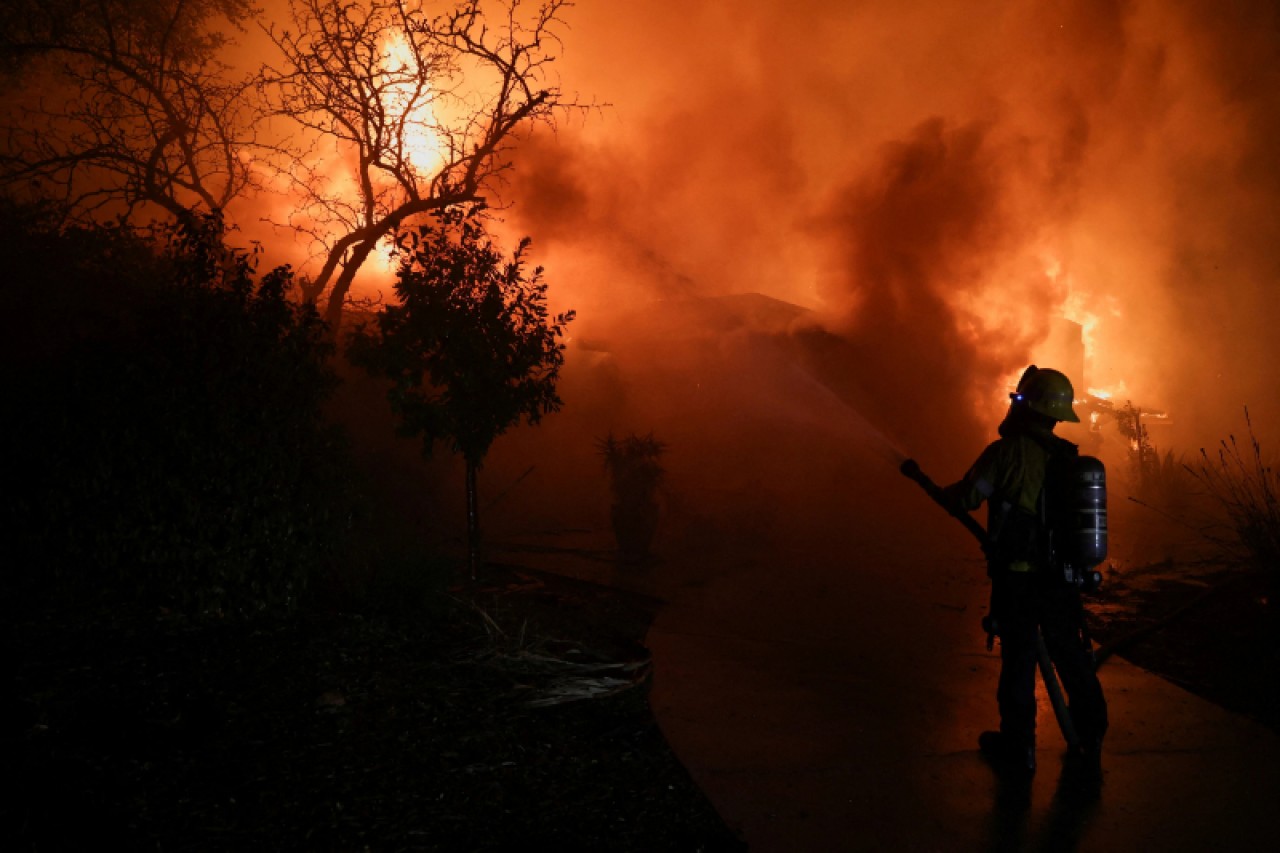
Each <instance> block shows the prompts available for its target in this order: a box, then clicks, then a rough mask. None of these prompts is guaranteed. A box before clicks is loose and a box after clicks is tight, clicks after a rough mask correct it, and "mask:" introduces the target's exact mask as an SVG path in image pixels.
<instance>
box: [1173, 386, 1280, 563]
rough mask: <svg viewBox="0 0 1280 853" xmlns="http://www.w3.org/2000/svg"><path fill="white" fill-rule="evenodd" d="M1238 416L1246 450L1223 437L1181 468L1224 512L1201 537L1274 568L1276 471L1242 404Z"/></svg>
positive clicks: (1279, 508)
mask: <svg viewBox="0 0 1280 853" xmlns="http://www.w3.org/2000/svg"><path fill="white" fill-rule="evenodd" d="M1244 419H1245V425H1246V427H1247V429H1248V432H1249V442H1248V445H1247V448H1245V449H1241V447H1240V444H1239V443H1237V441H1236V437H1235V436H1234V435H1231V436H1228V437H1227V438H1226V439H1224V440H1222V441H1220V442H1218V447H1217V451H1216V452H1215V453H1213V454H1210V453H1209V452H1208V451H1207V450H1205V449H1204V448H1203V447H1202V448H1200V461H1198V462H1197V463H1195V464H1194V465H1188V466H1186V470H1187V471H1188V472H1190V474H1191V476H1192V477H1194V478H1195V479H1196V481H1197V482H1198V484H1199V485H1200V486H1201V487H1202V488H1203V490H1204V492H1205V494H1207V495H1208V496H1209V497H1210V498H1212V500H1213V502H1214V503H1215V504H1216V505H1217V508H1218V509H1219V510H1220V511H1221V513H1222V515H1223V516H1224V517H1223V518H1222V519H1221V520H1220V521H1217V522H1216V523H1210V524H1208V525H1206V526H1205V527H1204V528H1202V532H1203V533H1204V534H1205V536H1206V537H1207V538H1209V539H1210V541H1212V542H1214V543H1216V544H1218V545H1220V546H1222V547H1223V549H1224V551H1225V552H1226V553H1227V554H1229V555H1231V556H1234V557H1236V558H1238V559H1242V560H1249V561H1252V562H1253V563H1255V564H1256V565H1258V566H1259V567H1261V568H1263V569H1267V570H1270V571H1273V572H1275V571H1278V570H1280V474H1277V472H1276V469H1275V466H1274V465H1273V464H1272V463H1271V462H1270V461H1268V460H1267V459H1266V458H1265V457H1263V455H1262V445H1261V444H1260V443H1259V441H1258V438H1257V436H1256V435H1255V434H1254V431H1253V420H1252V419H1251V418H1250V417H1249V410H1248V409H1247V408H1246V409H1245V411H1244Z"/></svg>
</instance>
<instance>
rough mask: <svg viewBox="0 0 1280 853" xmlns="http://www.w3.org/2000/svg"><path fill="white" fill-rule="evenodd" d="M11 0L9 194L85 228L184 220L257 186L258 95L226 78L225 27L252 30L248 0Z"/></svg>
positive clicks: (2, 138) (2, 56)
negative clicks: (140, 214) (46, 202)
mask: <svg viewBox="0 0 1280 853" xmlns="http://www.w3.org/2000/svg"><path fill="white" fill-rule="evenodd" d="M11 2H12V5H10V6H8V8H7V10H6V11H5V12H4V13H3V14H2V15H0V29H2V30H3V32H0V71H3V72H4V73H5V75H6V78H7V79H6V83H7V85H6V86H5V92H4V97H3V104H0V186H4V187H5V188H6V189H7V190H8V191H10V192H13V193H17V194H22V193H25V194H27V195H32V196H40V197H45V198H48V197H51V196H52V197H54V198H57V199H59V200H60V201H61V202H62V203H63V204H64V205H65V207H66V209H67V211H68V213H69V215H71V216H73V217H78V218H93V217H94V216H98V215H102V214H104V213H108V214H111V215H116V214H119V215H123V216H125V217H130V216H132V215H133V214H134V213H135V212H136V211H138V210H139V209H140V208H145V207H147V206H148V205H157V206H159V207H160V208H161V209H163V210H164V211H165V212H167V213H168V214H170V215H172V216H174V217H177V218H180V219H181V218H184V217H186V216H187V215H188V214H189V213H191V212H198V211H202V212H206V213H208V212H213V211H216V210H219V209H221V208H223V207H225V205H226V204H227V202H229V201H230V200H231V199H232V198H234V197H235V196H236V195H238V194H239V193H241V192H242V191H243V190H244V189H245V187H246V186H247V185H248V184H249V182H250V177H251V172H250V170H249V165H248V158H247V157H246V156H245V155H244V151H245V146H246V145H247V143H248V142H249V141H250V135H251V133H252V131H253V126H254V118H253V112H252V109H253V108H252V105H251V104H250V103H249V102H248V98H249V97H250V96H252V95H254V94H255V90H254V88H253V86H252V85H251V82H250V79H249V78H247V77H246V79H245V80H243V81H239V82H236V81H234V80H232V79H231V78H230V73H229V69H228V67H227V66H226V65H225V64H224V63H222V62H221V61H220V60H219V58H218V57H219V54H220V51H221V50H222V49H223V48H224V47H225V46H227V45H228V44H229V40H228V38H227V36H226V35H225V34H224V33H222V32H220V31H218V30H217V29H215V26H219V25H236V26H238V25H240V24H242V23H243V22H244V21H245V20H247V19H248V18H249V17H250V16H251V15H252V14H253V12H252V8H251V0H11ZM219 22H221V23H219ZM153 212H154V211H153Z"/></svg>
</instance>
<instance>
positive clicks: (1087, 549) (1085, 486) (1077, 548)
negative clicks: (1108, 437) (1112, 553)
mask: <svg viewBox="0 0 1280 853" xmlns="http://www.w3.org/2000/svg"><path fill="white" fill-rule="evenodd" d="M1074 468H1075V470H1074V475H1073V477H1072V482H1071V490H1070V493H1069V494H1070V506H1069V508H1068V510H1069V512H1070V514H1071V527H1070V530H1069V532H1068V536H1069V537H1070V541H1069V542H1068V543H1067V553H1069V554H1071V556H1072V560H1071V562H1072V563H1074V565H1075V568H1077V569H1089V568H1092V567H1094V566H1096V565H1098V564H1099V563H1101V562H1102V561H1103V560H1105V559H1106V558H1107V469H1106V466H1104V465H1103V464H1102V462H1101V461H1100V460H1098V459H1095V458H1094V457H1092V456H1080V457H1079V458H1078V459H1077V460H1076V464H1075V466H1074Z"/></svg>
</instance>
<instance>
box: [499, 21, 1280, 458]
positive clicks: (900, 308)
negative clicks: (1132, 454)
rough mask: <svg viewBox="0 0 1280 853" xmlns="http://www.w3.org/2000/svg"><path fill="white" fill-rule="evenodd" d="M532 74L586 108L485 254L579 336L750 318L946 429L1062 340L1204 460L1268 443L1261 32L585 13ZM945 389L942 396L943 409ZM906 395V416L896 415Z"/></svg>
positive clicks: (1092, 372)
mask: <svg viewBox="0 0 1280 853" xmlns="http://www.w3.org/2000/svg"><path fill="white" fill-rule="evenodd" d="M565 18H566V21H567V24H568V27H567V28H566V29H565V30H564V31H563V41H564V56H563V59H562V61H560V62H559V63H557V69H558V72H559V75H560V81H559V82H560V85H561V87H562V89H563V90H564V93H565V95H566V96H567V97H568V98H569V99H576V100H578V101H581V102H595V103H606V104H608V106H605V107H602V108H600V109H597V110H591V111H588V112H586V113H585V114H570V115H566V116H565V117H564V118H563V119H562V121H561V122H560V123H559V126H558V128H557V129H556V132H555V133H554V134H550V133H545V132H544V133H539V134H536V135H535V136H534V138H532V139H530V140H528V142H527V143H526V144H525V146H524V149H523V150H522V152H521V156H520V158H519V160H518V162H517V171H516V172H515V174H514V175H513V176H512V181H511V183H510V184H508V185H507V186H506V187H504V188H503V189H502V200H503V201H504V202H506V203H508V204H510V205H511V207H510V209H509V210H508V211H507V212H506V214H505V218H506V223H507V227H508V228H509V230H510V232H511V233H512V234H513V235H514V234H517V233H519V234H526V233H527V234H529V235H531V236H532V237H533V238H534V248H535V252H536V253H537V254H538V257H539V261H540V262H543V263H545V264H546V265H547V267H548V280H549V281H550V282H551V283H552V292H553V299H555V300H556V301H557V302H558V303H562V304H563V305H564V306H572V307H574V308H577V309H578V311H579V315H580V320H579V327H578V330H579V332H582V331H583V330H588V329H590V328H591V325H592V323H593V322H594V320H595V318H598V317H603V316H606V315H609V314H611V313H612V312H615V311H617V310H618V309H620V308H621V309H629V308H634V307H636V306H638V305H642V304H644V303H646V302H648V301H651V300H653V299H655V298H670V297H676V296H690V295H701V294H724V293H739V292H752V291H755V292H760V293H764V294H767V295H770V296H774V297H776V298H779V299H784V300H788V301H793V302H796V303H799V304H801V305H804V306H807V307H810V308H813V309H815V311H817V313H818V315H819V316H820V317H821V318H822V321H823V322H824V323H825V324H827V325H828V326H829V327H830V328H832V329H835V330H838V331H841V332H843V333H847V334H848V335H850V336H851V338H852V339H853V340H855V341H856V342H857V343H858V346H859V347H860V348H861V349H860V350H859V351H865V352H866V353H869V354H871V355H870V356H868V364H867V369H868V370H869V371H878V372H880V373H883V374H886V376H885V377H884V379H883V381H880V382H879V383H877V381H875V380H874V379H872V380H871V381H870V386H872V387H871V388H870V390H871V391H872V392H873V393H875V394H878V395H890V394H892V395H893V396H894V397H895V398H897V399H898V401H899V403H900V404H901V405H903V406H905V407H911V406H915V407H917V408H920V409H921V410H922V411H925V410H928V407H929V405H931V404H930V403H929V402H928V401H929V400H933V401H934V402H933V403H932V405H937V391H936V387H935V388H933V389H932V390H929V391H926V389H930V386H939V385H941V386H945V387H947V388H948V389H950V390H948V391H946V392H945V394H944V396H945V397H946V405H947V406H949V407H951V408H952V409H953V410H954V409H955V408H956V407H960V408H961V409H963V408H966V407H971V406H973V405H974V404H975V403H978V404H980V401H981V400H983V399H987V398H986V397H985V396H984V395H986V394H987V393H988V389H991V388H994V389H996V391H997V394H996V396H997V397H998V390H999V386H1001V385H1002V384H1003V382H1005V381H1006V379H1007V377H1008V376H1009V375H1010V373H1011V372H1012V371H1016V370H1017V369H1019V368H1020V367H1021V366H1023V365H1025V363H1026V362H1027V361H1029V360H1031V359H1033V358H1044V357H1045V354H1044V353H1043V347H1042V346H1041V343H1040V342H1041V341H1043V339H1044V338H1045V337H1046V336H1047V335H1048V332H1049V328H1050V323H1051V321H1052V320H1053V318H1055V317H1061V316H1064V315H1065V316H1070V317H1072V318H1073V319H1076V320H1078V321H1087V323H1088V325H1089V338H1090V345H1091V347H1092V359H1091V361H1090V363H1089V364H1088V365H1087V366H1086V375H1085V376H1084V377H1082V378H1080V377H1077V384H1078V385H1080V386H1082V387H1081V390H1083V387H1085V386H1088V387H1096V388H1103V387H1107V388H1115V387H1118V386H1120V383H1123V386H1122V387H1123V389H1125V390H1127V391H1128V392H1129V393H1130V394H1131V395H1132V396H1133V397H1134V398H1135V401H1136V402H1140V403H1142V404H1144V405H1149V406H1160V407H1163V408H1167V409H1168V410H1170V411H1171V412H1172V413H1174V414H1175V416H1176V417H1175V420H1176V421H1177V423H1178V429H1179V430H1180V432H1179V434H1178V438H1177V440H1178V441H1181V442H1186V443H1194V442H1200V443H1204V442H1206V441H1208V442H1212V441H1214V440H1215V438H1216V437H1217V436H1218V435H1222V434H1225V431H1226V430H1227V429H1230V428H1234V427H1236V426H1238V424H1239V422H1240V406H1242V405H1244V404H1249V405H1250V406H1251V407H1252V408H1253V410H1254V411H1255V412H1256V413H1258V418H1257V419H1256V420H1258V421H1260V422H1262V423H1264V424H1265V423H1271V424H1275V423H1280V401H1278V400H1277V395H1276V394H1275V390H1274V389H1275V388H1276V387H1277V381H1276V380H1277V378H1278V377H1277V376H1276V371H1277V368H1276V366H1275V365H1276V362H1277V358H1276V353H1275V348H1274V345H1273V344H1272V340H1273V339H1274V338H1275V333H1274V329H1275V328H1276V326H1277V321H1280V300H1277V299H1275V298H1274V296H1273V293H1274V286H1275V282H1276V281H1277V280H1278V278H1280V275H1278V274H1280V216H1278V215H1277V213H1278V212H1280V211H1278V207H1277V203H1276V202H1277V198H1278V197H1280V168H1278V167H1277V165H1276V164H1277V163H1278V162H1280V158H1277V157H1276V156H1275V155H1276V154H1277V153H1280V152H1277V151H1276V143H1274V141H1273V140H1275V139H1277V138H1280V133H1277V131H1280V61H1277V60H1278V59H1280V55H1278V54H1280V31H1278V27H1277V23H1278V17H1277V12H1276V9H1275V8H1274V7H1273V4H1270V3H1264V2H1254V3H1250V2H1232V3H1226V4H1224V3H1218V2H1181V3H1167V2H1155V0H1140V2H1131V3H1124V2H1065V0H1064V2H1050V3H1044V2H1034V3H1033V2H1026V3H1013V4H1010V3H1007V2H994V0H992V2H981V0H979V2H969V0H965V2H959V0H957V2H933V1H932V0H931V2H897V0H895V2H873V3H860V4H849V3H847V2H838V1H837V0H811V2H783V0H767V2H765V1H764V0H756V2H708V3H697V4H691V3H687V2H676V0H647V2H644V3H618V2H612V0H581V2H579V3H577V4H576V5H575V6H574V7H572V8H570V9H569V10H567V12H566V15H565ZM957 385H959V386H962V387H960V388H956V387H955V386H957ZM917 394H919V395H920V396H919V397H918V398H917V397H916V396H914V395H917Z"/></svg>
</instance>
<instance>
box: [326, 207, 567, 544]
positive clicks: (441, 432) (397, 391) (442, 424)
mask: <svg viewBox="0 0 1280 853" xmlns="http://www.w3.org/2000/svg"><path fill="white" fill-rule="evenodd" d="M436 218H437V224H436V225H435V226H424V227H421V228H419V229H417V230H416V231H414V232H412V233H411V234H407V235H402V240H401V244H402V245H405V246H411V247H412V248H411V249H408V250H407V251H406V255H405V257H404V259H403V261H402V263H401V266H400V270H399V275H398V278H397V280H396V285H395V293H396V296H397V297H398V300H399V302H398V304H395V305H388V306H387V307H385V308H384V309H383V310H382V311H381V312H380V313H379V314H378V316H377V320H376V324H375V325H374V327H372V328H371V327H370V326H369V325H367V324H366V325H364V326H361V327H359V328H357V329H356V330H355V331H354V332H353V333H352V335H351V344H350V349H349V353H350V356H351V359H352V361H354V362H355V363H356V364H358V365H361V366H363V367H364V368H366V369H367V370H369V371H370V372H371V373H374V374H377V375H381V376H384V377H386V378H387V379H390V380H391V383H392V384H391V389H390V391H389V392H388V399H389V400H390V401H391V406H392V408H393V409H394V410H395V412H396V414H397V415H398V416H399V418H400V424H401V430H402V432H403V433H405V434H406V435H420V436H422V438H423V452H424V453H425V454H428V455H429V454H430V453H431V450H432V448H433V447H434V445H435V444H436V442H440V441H443V442H446V443H447V444H448V446H449V448H450V450H452V451H453V452H455V453H460V454H461V455H462V457H463V458H464V459H465V460H466V463H467V473H468V477H467V480H468V490H467V491H468V505H469V513H468V516H469V518H470V519H472V520H474V509H475V489H474V480H475V471H476V469H478V468H479V467H480V465H481V463H482V462H483V461H484V457H485V455H486V454H487V453H488V452H489V447H490V445H492V444H493V442H494V440H495V439H496V438H497V437H498V436H500V435H502V434H503V433H504V432H506V431H507V429H508V428H509V427H512V426H515V425H517V424H518V423H520V422H521V421H522V420H523V421H525V422H526V423H529V424H536V423H538V421H539V420H541V418H542V416H543V415H545V414H548V413H550V412H554V411H557V410H558V409H559V408H560V405H561V401H560V398H559V397H558V396H557V395H556V382H557V380H558V378H559V373H560V367H561V365H562V364H563V363H564V345H563V344H561V343H560V342H559V341H560V338H561V337H563V335H564V328H565V326H566V325H567V324H568V323H569V322H570V321H572V320H573V316H574V314H573V312H572V311H569V312H567V313H564V314H559V315H556V316H554V317H552V316H551V315H550V313H549V311H548V309H547V305H546V294H547V285H546V283H545V282H543V280H542V268H541V267H537V268H535V269H534V270H533V274H532V276H527V275H526V272H525V253H526V252H527V250H528V248H529V242H530V241H529V239H528V238H525V239H523V240H521V241H520V245H519V246H518V247H517V248H516V250H515V253H514V254H513V255H512V257H511V260H509V261H504V260H503V257H502V255H501V254H500V253H499V251H498V250H497V248H495V247H494V245H493V243H492V241H491V240H490V239H489V238H488V237H487V236H486V234H485V230H484V227H483V225H482V223H481V221H480V219H479V216H478V212H477V211H476V210H474V209H472V210H469V211H461V210H458V209H451V210H449V211H445V212H442V213H440V214H439V215H438V216H437V217H436ZM471 533H472V537H471V542H472V545H473V548H472V553H473V559H474V545H475V531H474V530H471ZM473 568H474V563H473Z"/></svg>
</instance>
